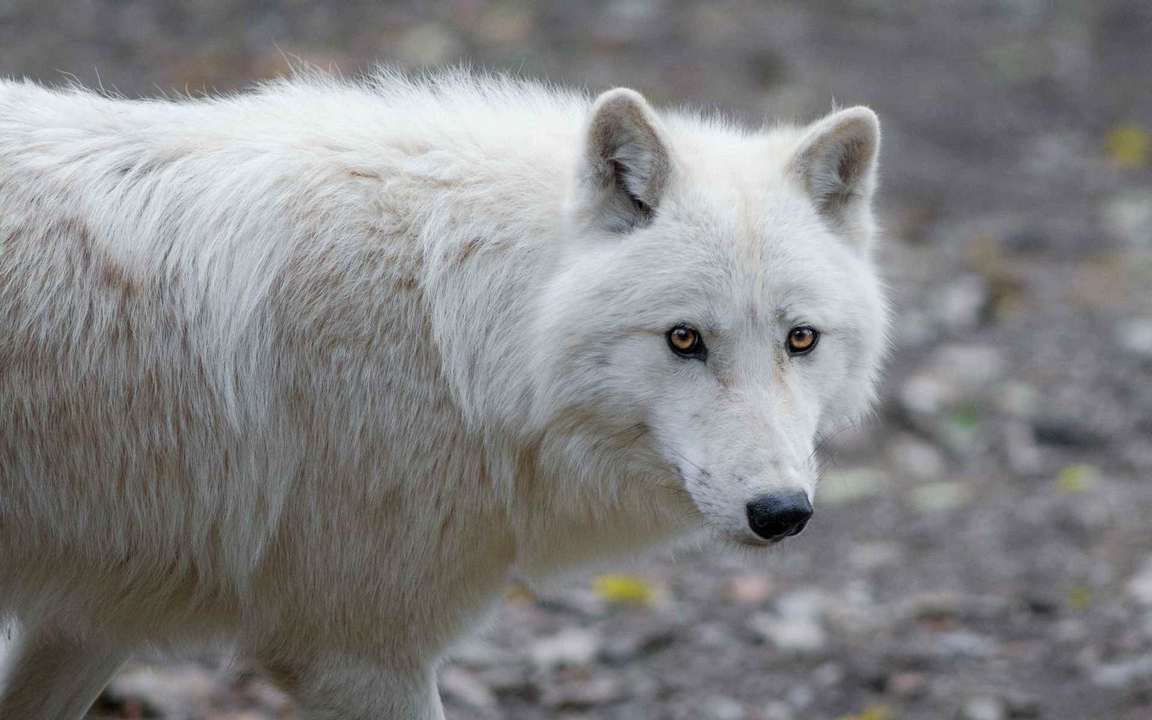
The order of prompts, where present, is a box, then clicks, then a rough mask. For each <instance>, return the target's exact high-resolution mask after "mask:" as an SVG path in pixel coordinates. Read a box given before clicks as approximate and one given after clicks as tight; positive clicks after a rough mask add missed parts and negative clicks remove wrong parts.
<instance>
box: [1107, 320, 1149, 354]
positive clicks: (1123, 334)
mask: <svg viewBox="0 0 1152 720" xmlns="http://www.w3.org/2000/svg"><path fill="white" fill-rule="evenodd" d="M1116 341H1117V342H1118V343H1120V347H1122V348H1123V349H1124V350H1125V351H1126V352H1128V353H1130V354H1132V355H1134V356H1136V357H1138V358H1142V359H1145V360H1152V318H1132V319H1129V320H1125V321H1124V322H1122V323H1121V324H1120V325H1119V327H1117V328H1116Z"/></svg>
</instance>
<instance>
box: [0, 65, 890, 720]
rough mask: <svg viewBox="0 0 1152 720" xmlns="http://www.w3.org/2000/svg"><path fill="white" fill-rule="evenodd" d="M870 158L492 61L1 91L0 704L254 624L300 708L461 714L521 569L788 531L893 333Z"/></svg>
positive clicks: (869, 135) (857, 117)
mask: <svg viewBox="0 0 1152 720" xmlns="http://www.w3.org/2000/svg"><path fill="white" fill-rule="evenodd" d="M878 145H879V129H878V124H877V120H876V117H875V115H874V114H873V113H872V112H871V111H870V110H868V109H866V108H852V109H847V110H842V111H839V112H835V113H833V114H831V115H829V116H828V117H825V118H824V119H822V120H820V121H818V122H816V123H814V124H812V125H810V126H808V127H777V128H773V129H765V130H760V131H748V130H742V129H738V128H736V127H733V126H732V125H731V124H729V123H727V122H723V121H721V120H717V119H709V118H702V117H699V116H696V115H692V114H688V113H682V112H657V111H656V110H654V109H653V108H652V107H651V106H650V105H649V104H648V103H647V102H646V101H645V100H644V98H642V97H641V96H640V95H639V94H637V93H636V92H633V91H631V90H624V89H618V90H612V91H609V92H606V93H604V94H603V95H600V96H599V97H598V98H595V99H594V100H589V99H588V98H586V97H582V96H580V95H578V94H574V93H567V92H561V91H557V90H554V89H550V88H546V87H542V86H539V85H535V84H531V83H527V82H522V81H518V80H510V79H500V78H489V77H476V76H469V75H466V74H448V75H444V76H439V77H437V78H432V79H425V80H421V81H412V80H407V79H404V78H403V77H400V76H397V75H393V74H387V73H384V74H381V75H379V76H377V77H376V78H374V79H371V80H368V81H363V82H357V83H346V82H340V81H336V80H331V79H324V78H310V79H297V80H292V81H285V82H281V83H276V84H272V85H268V86H266V87H264V88H263V89H261V90H259V91H255V92H252V93H248V94H242V95H238V96H235V97H227V98H218V99H203V100H192V99H187V100H182V101H176V102H173V101H127V100H122V99H113V98H108V97H103V96H100V95H97V94H94V93H90V92H86V91H82V90H77V89H64V90H50V89H45V88H42V87H39V86H36V85H34V84H31V83H25V82H12V81H0V615H3V616H4V617H7V618H9V619H12V620H14V621H15V622H17V623H18V625H19V627H20V631H19V635H18V637H19V642H18V647H17V649H16V652H15V655H14V656H13V657H12V658H11V662H10V670H9V673H8V677H7V678H6V681H5V685H4V689H3V691H2V694H0V717H3V718H21V720H29V719H31V718H51V719H52V720H59V719H60V718H75V717H79V716H81V715H82V714H83V712H84V710H85V708H86V707H87V705H88V704H89V703H90V702H91V700H92V699H93V697H94V696H95V695H96V694H97V693H98V692H99V689H100V688H101V687H102V685H103V684H104V683H105V682H106V681H107V680H108V678H109V677H110V675H111V674H112V673H113V672H114V671H115V669H116V668H117V667H118V665H119V664H120V663H121V661H122V660H123V659H124V658H125V657H126V655H127V654H128V653H129V652H131V651H132V650H133V648H137V647H140V646H141V645H142V644H146V643H153V642H164V643H181V642H190V641H194V640H195V641H200V640H203V639H205V638H209V639H211V638H229V639H230V641H231V642H235V643H236V644H237V646H238V647H239V648H240V650H241V652H243V653H244V654H245V655H246V656H247V657H250V658H251V659H252V661H253V662H256V663H259V665H260V666H261V667H263V668H264V669H266V670H267V672H268V673H270V675H271V677H273V678H275V679H276V680H277V681H278V682H279V683H281V684H282V685H283V687H284V688H286V689H287V691H288V692H289V693H291V694H292V696H293V697H294V698H295V699H296V700H297V701H298V702H299V704H300V707H301V708H302V712H303V713H304V716H305V717H308V718H337V717H339V718H420V719H426V718H440V717H442V710H441V706H440V701H439V699H438V696H437V693H436V689H435V682H434V674H435V667H436V663H437V659H438V657H440V656H441V655H442V654H443V652H444V650H445V648H446V646H447V645H449V643H451V641H452V640H453V639H455V638H457V637H458V636H459V635H460V633H461V632H462V631H463V630H464V628H466V626H468V625H469V624H472V623H474V622H475V621H476V619H477V618H479V617H481V616H483V615H484V613H485V611H486V609H488V608H489V606H490V605H491V604H492V602H493V598H495V597H498V596H499V593H500V591H501V589H502V587H503V586H504V585H505V583H506V581H507V579H508V577H509V574H510V573H512V572H516V573H520V574H524V575H526V576H528V577H532V576H536V575H540V574H542V573H547V572H551V571H554V570H557V569H559V568H563V567H566V566H571V565H572V564H573V563H578V562H580V561H582V560H586V559H589V558H593V557H596V556H600V555H603V554H605V553H608V552H619V551H626V550H630V549H635V548H638V547H640V546H643V545H646V544H649V543H652V542H654V541H656V540H658V539H661V538H665V537H668V536H671V535H674V534H678V533H685V532H689V531H693V530H697V531H699V530H703V531H705V532H706V533H708V534H711V535H713V536H715V537H718V538H720V539H722V540H723V541H727V542H731V543H737V544H747V545H763V544H769V543H771V542H774V541H776V540H779V539H781V538H783V537H785V536H787V535H791V534H795V533H796V532H799V531H800V530H801V529H802V528H803V526H804V523H805V521H806V520H807V518H808V516H809V515H810V514H811V505H810V500H809V498H811V496H812V493H813V490H814V484H815V470H814V467H813V461H812V456H813V451H814V446H815V442H816V441H817V439H818V438H819V437H820V436H821V434H822V433H824V432H827V431H829V430H830V429H834V428H837V427H839V426H841V425H843V424H844V423H846V422H850V421H851V420H852V419H853V418H855V417H857V416H859V415H860V414H861V413H863V412H865V410H866V408H867V407H868V405H869V403H870V401H871V398H872V393H873V383H874V379H875V376H876V374H877V369H878V365H879V364H880V359H881V356H882V354H883V350H884V347H885V328H886V304H885V300H884V296H883V291H882V287H881V284H880V282H879V281H878V279H877V274H876V272H875V267H874V263H873V261H872V259H871V257H870V250H871V247H870V246H871V244H872V238H873V233H874V229H873V220H872V211H871V207H870V206H871V200H872V195H873V188H874V184H875V174H876V155H877V150H878Z"/></svg>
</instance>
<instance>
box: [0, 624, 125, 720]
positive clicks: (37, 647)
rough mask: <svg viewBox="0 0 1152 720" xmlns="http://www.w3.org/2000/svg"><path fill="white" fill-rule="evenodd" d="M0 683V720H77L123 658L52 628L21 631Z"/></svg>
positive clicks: (119, 651) (118, 650)
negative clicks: (11, 719)
mask: <svg viewBox="0 0 1152 720" xmlns="http://www.w3.org/2000/svg"><path fill="white" fill-rule="evenodd" d="M10 652H11V654H10V655H9V657H8V658H7V661H6V662H5V663H4V666H5V667H6V668H7V672H6V673H5V674H4V676H3V677H0V718H20V719H21V720H78V719H79V718H83V717H84V715H85V713H86V712H87V710H88V708H89V707H90V706H91V705H92V702H93V701H94V700H95V699H96V697H97V696H98V695H99V694H100V691H101V690H103V689H104V686H105V685H106V684H107V683H108V681H109V680H110V679H111V678H112V676H113V675H114V674H115V673H116V670H117V669H118V668H119V667H120V665H121V664H123V662H124V660H125V659H126V658H127V657H128V654H129V651H128V650H127V649H125V648H123V647H119V646H115V645H112V644H109V643H106V642H102V641H80V640H75V639H72V638H69V637H67V636H65V635H62V634H60V633H58V632H56V631H55V629H54V628H52V629H48V628H24V629H22V630H21V632H20V634H19V636H18V637H17V639H16V642H15V643H14V644H13V647H12V649H11V651H10Z"/></svg>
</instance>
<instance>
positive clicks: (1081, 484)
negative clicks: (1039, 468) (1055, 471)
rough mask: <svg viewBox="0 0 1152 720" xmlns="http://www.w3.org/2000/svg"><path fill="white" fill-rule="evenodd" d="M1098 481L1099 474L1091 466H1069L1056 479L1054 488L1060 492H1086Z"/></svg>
mask: <svg viewBox="0 0 1152 720" xmlns="http://www.w3.org/2000/svg"><path fill="white" fill-rule="evenodd" d="M1099 480H1100V473H1099V472H1098V471H1097V470H1096V468H1095V467H1093V466H1091V465H1082V464H1081V465H1069V466H1068V467H1066V468H1064V469H1063V470H1061V471H1060V474H1059V475H1058V476H1057V477H1056V487H1057V488H1059V490H1060V492H1066V493H1081V492H1088V491H1089V490H1091V489H1092V488H1093V487H1095V486H1096V483H1097V482H1099Z"/></svg>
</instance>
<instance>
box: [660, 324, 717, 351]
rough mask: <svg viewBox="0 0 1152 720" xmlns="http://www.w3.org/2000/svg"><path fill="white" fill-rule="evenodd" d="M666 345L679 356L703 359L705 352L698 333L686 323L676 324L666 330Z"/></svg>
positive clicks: (705, 349)
mask: <svg viewBox="0 0 1152 720" xmlns="http://www.w3.org/2000/svg"><path fill="white" fill-rule="evenodd" d="M668 347H670V348H672V352H674V353H676V354H677V355H679V356H680V357H689V358H698V359H700V360H703V359H704V357H705V355H706V354H707V352H708V351H707V348H705V347H704V341H703V340H701V339H700V333H699V332H697V331H696V330H694V329H692V328H690V327H688V326H687V325H677V326H676V327H674V328H672V329H671V330H669V331H668Z"/></svg>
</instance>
